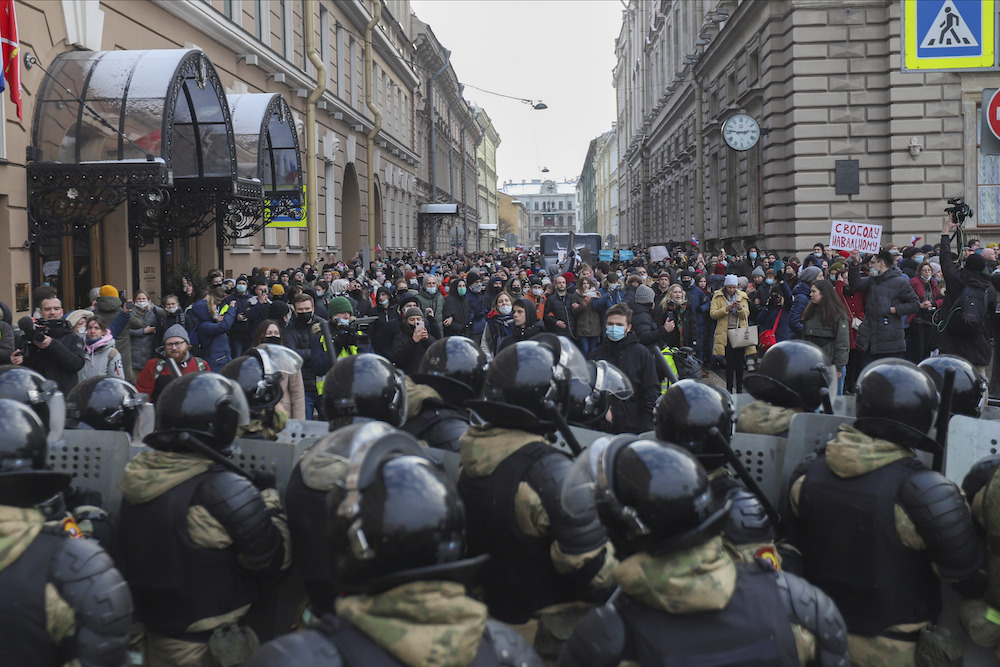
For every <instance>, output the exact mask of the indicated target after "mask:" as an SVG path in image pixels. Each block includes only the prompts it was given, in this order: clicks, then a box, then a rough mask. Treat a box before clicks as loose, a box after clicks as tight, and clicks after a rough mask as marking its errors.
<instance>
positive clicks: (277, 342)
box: [260, 336, 281, 345]
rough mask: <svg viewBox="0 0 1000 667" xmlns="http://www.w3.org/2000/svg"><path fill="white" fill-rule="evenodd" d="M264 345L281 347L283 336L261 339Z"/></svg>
mask: <svg viewBox="0 0 1000 667" xmlns="http://www.w3.org/2000/svg"><path fill="white" fill-rule="evenodd" d="M260 342H262V343H270V344H271V345H281V336H264V337H263V338H261V339H260Z"/></svg>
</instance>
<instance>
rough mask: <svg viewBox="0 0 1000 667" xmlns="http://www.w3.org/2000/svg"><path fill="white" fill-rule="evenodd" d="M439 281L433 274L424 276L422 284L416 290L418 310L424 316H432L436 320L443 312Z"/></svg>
mask: <svg viewBox="0 0 1000 667" xmlns="http://www.w3.org/2000/svg"><path fill="white" fill-rule="evenodd" d="M439 286H440V283H439V282H438V277H437V276H435V275H427V276H424V282H423V285H421V287H420V291H418V292H417V301H418V302H419V303H420V310H421V312H422V313H423V315H424V317H425V318H430V317H433V318H434V319H436V320H437V321H438V322H440V321H441V320H442V319H444V318H443V317H442V313H444V296H443V295H442V294H441V291H440V289H439Z"/></svg>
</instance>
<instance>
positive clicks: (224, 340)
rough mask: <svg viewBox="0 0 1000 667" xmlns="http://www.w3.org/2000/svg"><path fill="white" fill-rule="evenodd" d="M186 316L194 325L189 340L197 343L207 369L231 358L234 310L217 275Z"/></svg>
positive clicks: (219, 365) (222, 363) (220, 364)
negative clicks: (203, 296)
mask: <svg viewBox="0 0 1000 667" xmlns="http://www.w3.org/2000/svg"><path fill="white" fill-rule="evenodd" d="M188 318H189V320H190V322H191V324H192V326H193V327H194V336H193V337H192V340H191V343H192V344H197V345H198V346H199V349H200V350H201V356H202V357H204V359H205V361H207V362H208V365H209V366H210V367H211V368H213V369H219V368H222V367H223V366H225V365H226V364H228V363H229V362H230V361H232V358H233V357H232V350H231V348H230V345H229V331H230V329H232V328H233V324H234V323H235V322H236V309H235V308H233V307H232V306H231V305H230V299H228V298H226V293H225V290H224V289H223V286H222V277H221V276H218V275H216V276H215V277H214V278H213V279H212V281H211V282H210V287H209V289H208V294H206V295H205V298H203V299H200V300H198V301H196V302H195V303H194V304H193V305H192V306H191V309H190V310H189V311H188Z"/></svg>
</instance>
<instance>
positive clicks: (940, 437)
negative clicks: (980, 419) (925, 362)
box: [931, 368, 955, 472]
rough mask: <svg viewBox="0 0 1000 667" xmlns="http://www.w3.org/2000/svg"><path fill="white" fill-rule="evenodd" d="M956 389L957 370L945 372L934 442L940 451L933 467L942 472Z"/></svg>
mask: <svg viewBox="0 0 1000 667" xmlns="http://www.w3.org/2000/svg"><path fill="white" fill-rule="evenodd" d="M954 389H955V369H954V368H949V369H948V370H946V371H945V372H944V382H943V383H942V384H941V403H940V404H939V405H938V417H937V424H935V426H934V441H935V442H937V444H938V451H936V452H934V461H933V462H932V463H931V467H933V468H934V470H937V471H938V472H940V471H941V470H942V469H943V468H944V452H945V449H946V448H947V447H948V423H949V422H950V421H951V399H952V394H954Z"/></svg>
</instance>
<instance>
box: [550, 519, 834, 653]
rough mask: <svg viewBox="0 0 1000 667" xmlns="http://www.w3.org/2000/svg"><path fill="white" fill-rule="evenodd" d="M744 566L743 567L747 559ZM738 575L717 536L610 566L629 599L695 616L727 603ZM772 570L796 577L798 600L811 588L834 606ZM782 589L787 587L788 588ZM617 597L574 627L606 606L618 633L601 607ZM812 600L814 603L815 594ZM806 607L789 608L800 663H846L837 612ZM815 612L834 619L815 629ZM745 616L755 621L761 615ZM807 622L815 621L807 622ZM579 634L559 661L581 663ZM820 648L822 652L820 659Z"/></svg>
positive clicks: (588, 627)
mask: <svg viewBox="0 0 1000 667" xmlns="http://www.w3.org/2000/svg"><path fill="white" fill-rule="evenodd" d="M742 567H746V565H744V566H742ZM742 576H744V575H743V574H740V572H739V570H738V568H737V564H736V562H735V561H734V560H733V558H732V557H731V555H730V553H729V550H728V549H726V547H725V546H724V544H723V539H722V537H721V536H719V537H713V538H710V539H708V540H707V541H706V542H702V543H701V544H698V545H696V546H694V547H691V548H689V549H685V550H681V551H676V552H671V553H667V554H665V555H662V556H655V555H652V554H649V553H646V552H639V553H637V554H634V555H632V556H630V557H628V558H626V559H625V560H623V561H622V562H621V563H620V564H619V565H618V566H617V567H616V568H615V570H614V580H615V582H616V583H617V584H618V586H619V587H620V589H621V593H623V594H624V595H626V596H628V598H630V600H631V601H634V602H638V603H641V604H642V605H645V606H646V607H649V608H650V609H653V610H656V611H660V612H666V613H668V614H675V615H694V616H695V617H697V616H698V615H701V614H709V613H712V612H720V611H722V610H724V609H726V608H727V607H729V605H730V601H731V600H732V598H733V594H734V592H735V590H736V586H737V579H738V577H742ZM775 576H777V577H778V578H780V581H781V582H783V583H782V584H779V587H781V586H789V584H788V583H784V582H788V579H789V578H791V579H794V580H795V582H794V583H793V584H791V585H793V586H797V587H799V591H800V594H799V595H798V596H796V597H798V598H799V599H800V600H802V599H805V598H807V597H809V595H811V594H812V593H813V592H815V596H816V597H817V598H818V599H819V600H820V602H819V603H818V604H819V608H820V609H823V608H825V609H827V610H831V609H832V610H833V611H835V608H834V607H833V605H832V602H830V601H829V600H828V599H827V598H826V597H825V596H823V595H822V593H820V592H818V591H817V590H816V589H814V588H812V587H811V586H809V585H808V584H805V582H803V581H801V580H800V579H798V578H796V577H794V576H793V575H786V574H780V573H779V574H776V575H775ZM801 587H805V588H801ZM782 590H787V588H785V589H782ZM802 591H804V592H805V594H803V593H802ZM620 603H621V600H618V599H617V596H616V598H615V599H613V601H612V602H609V603H608V605H607V606H606V607H605V608H604V610H595V612H592V614H598V615H597V616H593V615H592V616H589V617H588V618H587V619H585V620H584V621H583V622H582V623H581V625H580V628H579V629H578V631H577V632H578V633H580V634H581V635H583V634H587V633H592V632H593V631H595V630H596V629H597V626H594V625H592V623H593V622H594V621H595V620H596V619H597V618H599V617H600V614H599V611H604V614H605V615H604V622H603V624H602V625H603V627H606V628H608V629H609V630H608V631H609V635H615V636H617V630H612V629H611V628H613V627H614V626H615V625H616V623H615V622H609V620H610V618H614V617H609V616H608V615H607V613H608V612H607V611H605V610H607V609H608V608H611V607H612V606H617V605H618V604H620ZM813 604H817V603H816V601H815V600H814V602H813ZM810 608H811V609H812V610H813V615H812V617H811V618H804V619H800V618H799V616H797V615H796V614H794V613H789V614H787V618H788V623H789V626H790V630H791V634H792V639H793V640H794V645H795V652H796V653H797V656H798V664H801V665H806V664H819V663H821V662H822V664H838V660H843V664H846V659H845V658H844V654H845V653H846V651H844V650H843V649H842V648H840V649H837V648H836V647H835V646H834V645H835V644H836V641H835V639H836V635H837V632H836V631H837V629H838V628H839V632H840V637H841V641H842V638H843V633H844V630H843V621H841V620H840V618H839V614H836V615H835V616H834V617H832V618H831V616H830V615H831V613H832V612H830V611H828V612H827V613H825V614H824V613H823V612H822V611H820V613H819V614H817V613H816V609H815V608H812V607H811V606H810ZM773 611H774V613H775V614H776V618H780V619H783V618H785V616H786V610H784V609H774V610H773ZM803 616H807V615H803ZM817 616H823V617H826V618H827V619H828V620H830V621H832V622H831V623H830V624H829V626H828V627H824V628H822V629H820V630H817V629H816V627H815V624H816V623H817V622H822V620H821V619H818V618H817ZM747 620H748V621H749V622H755V621H757V620H760V619H747ZM614 621H617V618H614ZM807 624H813V625H812V627H808V626H807ZM819 632H822V633H824V635H823V637H820V636H819V634H818V633H819ZM601 639H602V641H606V642H610V643H612V644H616V645H617V643H616V642H614V641H611V638H610V637H609V636H604V637H602V638H601ZM581 640H583V641H586V640H584V639H583V637H582V636H580V637H577V636H576V635H574V637H573V639H571V640H570V646H568V647H567V651H566V652H564V653H563V655H562V656H561V657H560V660H559V664H560V665H564V664H565V665H577V664H581V656H580V655H579V654H574V652H573V650H572V649H573V648H574V644H575V645H576V647H579V646H581V643H580V642H581ZM632 641H634V640H632ZM832 646H833V648H832V649H831V647H832ZM619 650H621V651H622V653H619V654H617V655H619V656H621V657H634V651H633V650H631V649H630V648H629V646H628V642H624V643H623V645H622V648H621V649H619ZM821 653H822V654H823V655H822V660H821ZM601 657H604V658H609V660H608V661H606V662H603V663H601V664H610V663H611V662H612V661H611V660H610V658H612V657H614V656H612V655H606V656H601ZM592 659H593V658H592ZM621 664H637V663H632V662H628V663H621Z"/></svg>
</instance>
